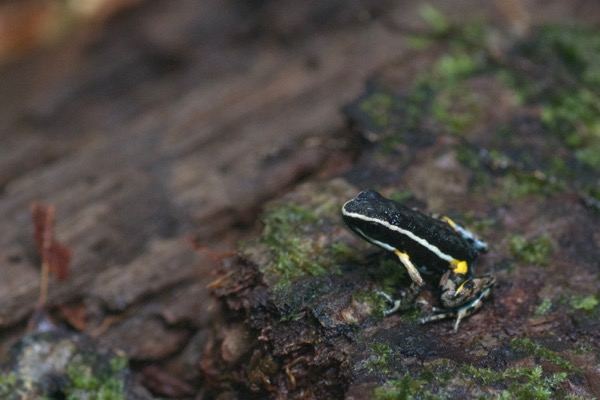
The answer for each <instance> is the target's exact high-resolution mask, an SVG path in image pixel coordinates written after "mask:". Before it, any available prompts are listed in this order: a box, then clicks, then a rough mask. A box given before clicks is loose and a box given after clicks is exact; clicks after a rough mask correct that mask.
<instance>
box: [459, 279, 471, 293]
mask: <svg viewBox="0 0 600 400" xmlns="http://www.w3.org/2000/svg"><path fill="white" fill-rule="evenodd" d="M468 281H469V279H465V280H464V281H463V283H461V284H460V285H459V286H458V287H457V288H456V293H460V292H461V291H462V290H463V289H464V287H465V283H467V282H468Z"/></svg>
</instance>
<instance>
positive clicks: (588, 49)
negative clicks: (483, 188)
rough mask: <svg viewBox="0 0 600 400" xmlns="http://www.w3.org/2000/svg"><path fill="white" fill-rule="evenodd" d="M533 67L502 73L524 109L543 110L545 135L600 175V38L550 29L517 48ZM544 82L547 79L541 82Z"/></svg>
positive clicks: (584, 31)
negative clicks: (556, 141) (534, 106)
mask: <svg viewBox="0 0 600 400" xmlns="http://www.w3.org/2000/svg"><path fill="white" fill-rule="evenodd" d="M517 52H520V55H521V56H522V57H526V58H527V62H528V63H529V65H530V67H529V68H528V69H527V70H526V71H524V70H522V69H519V68H518V64H517V65H511V66H509V67H508V68H504V69H503V75H504V76H505V77H509V78H507V79H505V81H506V82H511V83H512V87H513V88H514V89H515V91H517V92H519V93H520V94H521V97H522V98H523V99H524V101H523V103H524V104H528V105H536V106H537V107H539V108H540V110H541V112H540V119H541V122H542V123H543V124H544V126H545V127H546V129H547V130H548V131H549V132H550V133H551V134H552V135H554V136H555V137H557V138H559V139H560V140H562V142H563V143H564V144H565V145H566V146H568V147H569V148H570V149H571V150H573V152H574V156H575V158H576V159H577V160H578V161H579V162H580V163H581V164H583V165H586V166H587V167H589V168H591V169H593V170H595V171H596V172H600V161H599V158H598V157H595V155H597V154H598V152H599V151H600V67H599V65H600V34H599V33H598V31H597V30H594V29H587V28H581V27H566V26H552V25H548V26H545V27H543V28H541V29H539V31H538V32H537V35H535V36H534V37H533V39H531V40H529V41H527V42H524V43H522V44H521V45H520V46H517ZM540 76H543V77H544V79H540Z"/></svg>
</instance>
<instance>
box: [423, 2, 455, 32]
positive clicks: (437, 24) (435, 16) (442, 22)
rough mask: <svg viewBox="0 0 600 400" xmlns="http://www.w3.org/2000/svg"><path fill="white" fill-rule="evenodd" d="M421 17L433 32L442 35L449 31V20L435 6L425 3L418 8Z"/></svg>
mask: <svg viewBox="0 0 600 400" xmlns="http://www.w3.org/2000/svg"><path fill="white" fill-rule="evenodd" d="M419 14H420V15H421V18H423V20H424V21H425V22H426V23H427V25H429V27H430V28H431V29H432V30H433V32H434V34H436V35H438V36H443V35H446V34H447V33H449V31H450V28H451V25H450V21H449V20H448V19H447V18H446V16H445V15H444V14H442V13H441V12H440V11H439V10H438V9H437V8H435V7H433V6H432V5H430V4H425V5H423V6H422V7H421V8H420V9H419Z"/></svg>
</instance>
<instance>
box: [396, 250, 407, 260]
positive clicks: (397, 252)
mask: <svg viewBox="0 0 600 400" xmlns="http://www.w3.org/2000/svg"><path fill="white" fill-rule="evenodd" d="M394 253H395V254H396V255H397V256H398V258H400V259H403V260H407V259H408V254H406V253H403V252H401V251H400V250H394Z"/></svg>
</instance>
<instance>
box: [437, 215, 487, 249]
mask: <svg viewBox="0 0 600 400" xmlns="http://www.w3.org/2000/svg"><path fill="white" fill-rule="evenodd" d="M436 217H437V218H438V219H440V220H442V221H444V222H445V223H447V224H448V225H450V226H451V227H452V229H454V231H455V232H456V233H458V234H459V235H460V236H461V237H462V238H463V239H465V240H466V241H467V242H469V243H470V244H471V246H473V248H475V249H476V250H477V251H479V252H480V253H485V252H487V251H488V244H487V243H486V242H484V241H483V240H481V239H479V238H478V237H477V236H475V235H474V234H473V233H472V232H470V231H469V230H468V229H466V228H464V227H463V226H461V225H459V224H457V223H456V222H454V221H453V220H452V219H450V218H449V217H447V216H445V215H439V216H436Z"/></svg>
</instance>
